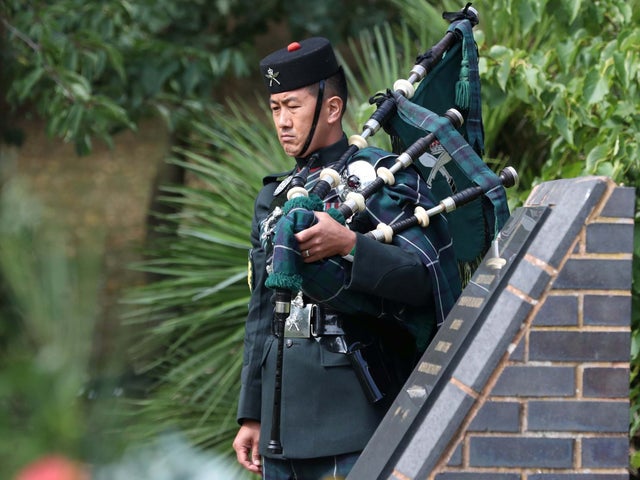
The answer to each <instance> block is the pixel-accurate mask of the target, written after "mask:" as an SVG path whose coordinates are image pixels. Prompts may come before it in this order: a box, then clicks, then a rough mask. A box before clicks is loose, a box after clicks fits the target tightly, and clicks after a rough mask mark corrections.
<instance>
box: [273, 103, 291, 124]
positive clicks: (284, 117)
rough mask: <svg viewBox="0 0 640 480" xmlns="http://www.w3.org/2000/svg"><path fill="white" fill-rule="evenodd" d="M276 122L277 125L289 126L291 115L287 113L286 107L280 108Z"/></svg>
mask: <svg viewBox="0 0 640 480" xmlns="http://www.w3.org/2000/svg"><path fill="white" fill-rule="evenodd" d="M276 123H277V125H278V126H279V127H290V126H291V115H289V113H288V112H287V111H286V109H284V108H282V109H280V112H278V116H277V118H276Z"/></svg>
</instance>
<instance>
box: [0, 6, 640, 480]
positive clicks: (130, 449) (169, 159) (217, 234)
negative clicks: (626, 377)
mask: <svg viewBox="0 0 640 480" xmlns="http://www.w3.org/2000/svg"><path fill="white" fill-rule="evenodd" d="M473 6H474V8H476V9H477V10H478V11H479V13H480V24H479V25H478V26H477V27H476V28H475V35H476V41H477V43H478V47H479V53H480V57H481V63H480V74H481V80H482V96H483V114H484V126H485V135H486V138H485V146H486V154H485V160H486V161H487V163H489V164H490V165H491V166H492V167H494V169H495V170H496V171H499V169H500V168H502V167H503V166H505V165H513V166H514V167H516V169H517V170H518V172H519V174H520V177H521V183H520V186H519V189H518V190H517V191H513V190H510V191H509V198H510V205H511V206H512V207H516V206H518V205H520V204H521V203H522V202H523V200H524V199H526V197H527V196H528V194H529V192H530V190H531V188H532V187H533V186H535V185H536V184H537V183H539V182H541V181H547V180H553V179H557V178H568V177H575V176H580V175H606V176H610V177H611V178H613V179H614V180H615V181H616V182H619V183H621V184H625V185H631V186H636V187H637V186H638V183H639V182H638V180H639V175H640V156H639V154H638V147H639V143H640V114H639V113H638V112H639V110H638V98H639V95H638V93H639V92H638V83H639V79H640V51H639V49H638V47H637V46H638V45H639V44H640V28H639V27H638V20H639V18H638V17H639V16H640V0H632V1H628V2H624V1H619V0H603V1H601V2H589V3H588V2H582V1H581V0H513V1H512V0H499V1H495V2H486V1H479V2H477V3H474V5H473ZM462 7H464V4H457V3H454V2H450V1H440V2H432V3H427V2H424V1H423V0H420V1H418V0H404V1H402V0H368V1H367V0H348V1H346V2H345V1H344V0H342V1H337V0H327V1H325V2H316V3H311V4H310V3H309V2H306V1H304V2H303V1H302V0H293V1H288V2H283V1H280V0H268V1H264V2H259V3H256V2H254V1H249V0H224V1H217V2H207V1H204V0H196V1H188V2H187V1H184V0H182V1H175V0H172V1H169V0H160V1H156V2H142V1H138V0H129V1H126V0H121V1H114V0H108V1H104V2H85V1H80V0H59V1H51V2H24V1H18V0H5V1H4V2H3V3H2V4H1V5H0V33H1V36H0V59H1V60H0V61H1V62H2V63H1V68H0V91H1V92H2V96H1V97H0V140H1V141H0V181H1V182H2V190H1V191H0V196H1V197H0V311H1V313H2V318H1V319H0V478H8V479H9V478H13V476H14V475H15V473H16V472H17V471H18V470H19V469H20V468H22V467H24V466H25V465H26V464H28V463H29V462H31V461H33V460H35V459H37V458H39V457H41V456H43V455H48V454H51V453H59V454H63V455H66V456H68V457H69V458H72V459H75V460H78V461H80V462H83V463H86V464H88V465H90V466H91V467H92V469H93V475H94V477H96V478H104V479H120V478H122V479H130V478H136V479H141V480H142V479H147V478H148V479H152V478H153V479H154V480H157V479H160V478H167V479H178V478H180V479H187V478H193V479H196V478H197V479H201V480H204V479H209V478H241V476H242V474H241V473H239V472H237V471H236V470H235V469H236V467H235V465H234V464H233V456H232V454H231V453H230V450H231V447H230V445H231V440H232V438H233V436H234V435H235V432H236V428H237V426H236V424H235V408H236V404H235V402H236V398H237V394H238V390H239V374H240V367H241V352H242V335H243V322H244V316H245V314H246V304H247V301H248V295H249V291H248V288H247V279H246V275H247V274H246V264H247V250H248V248H249V241H248V239H249V229H250V222H251V214H252V205H253V198H254V196H255V194H256V193H257V189H258V188H259V186H260V185H261V177H262V176H263V175H264V174H265V173H267V172H271V171H280V170H283V169H285V168H286V165H288V160H287V158H285V157H283V154H282V152H281V149H280V147H279V145H278V143H277V139H276V138H275V135H273V132H272V128H271V124H270V119H269V116H268V114H267V113H266V112H265V106H266V102H265V96H264V93H263V89H262V84H261V79H260V78H259V74H258V72H257V62H258V60H259V59H260V58H261V57H262V56H263V55H265V54H266V53H268V52H269V51H271V50H273V49H276V48H280V47H281V46H283V45H286V44H287V43H288V42H290V41H291V40H295V39H300V38H303V37H306V36H310V35H323V36H327V37H329V38H330V39H331V40H332V41H333V42H334V44H335V45H336V46H337V48H338V50H339V53H340V54H341V56H342V57H343V59H344V63H345V65H346V66H347V67H348V69H347V73H348V79H349V83H350V91H351V98H350V100H349V101H350V115H349V118H348V121H347V130H348V131H347V134H352V133H359V132H360V125H362V124H363V122H364V120H366V119H367V118H368V116H369V115H370V114H371V112H372V111H373V107H372V106H370V105H369V102H368V98H369V96H371V95H373V94H374V93H375V92H377V91H380V90H383V89H385V88H388V87H390V86H391V85H392V84H393V82H394V81H395V80H396V79H398V78H406V77H407V75H408V72H409V70H410V68H411V66H412V65H413V62H414V60H415V57H416V56H417V55H418V54H419V53H422V52H424V51H425V50H426V49H427V48H428V47H429V46H430V45H432V44H434V43H435V42H436V41H437V40H439V39H440V38H441V37H442V36H443V35H444V32H445V30H446V27H447V24H446V23H445V22H444V20H443V19H442V17H441V14H442V12H444V11H454V10H459V9H461V8H462ZM344 12H350V14H349V15H344ZM374 138H375V137H374ZM375 140H376V141H378V142H379V144H380V145H381V146H385V141H386V139H385V138H384V137H383V136H381V137H380V138H375ZM637 225H638V223H637V217H636V232H637ZM639 245H640V236H639V235H636V237H635V253H634V264H633V278H634V284H633V318H632V339H633V342H632V351H631V352H630V361H631V371H630V398H631V411H630V455H631V457H630V466H631V475H632V476H635V475H636V468H637V466H638V465H639V464H640V459H638V458H637V455H636V454H635V446H636V433H637V430H638V426H639V425H640V417H638V408H639V406H640V400H639V398H638V393H639V389H640V386H639V385H638V381H637V373H638V366H639V365H640V360H639V357H638V350H639V347H640V343H639V342H638V324H639V322H638V299H639V298H640V297H639V295H638V283H639V280H640V274H639V267H638V255H639V254H640V246H639ZM207 475H208V476H207ZM216 475H217V476H216ZM634 478H635V477H634Z"/></svg>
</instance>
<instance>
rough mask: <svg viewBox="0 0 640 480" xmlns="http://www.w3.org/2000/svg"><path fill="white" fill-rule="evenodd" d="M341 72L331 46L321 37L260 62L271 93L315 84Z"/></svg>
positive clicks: (301, 43)
mask: <svg viewBox="0 0 640 480" xmlns="http://www.w3.org/2000/svg"><path fill="white" fill-rule="evenodd" d="M339 69H340V66H339V65H338V61H337V59H336V56H335V53H334V52H333V48H332V47H331V43H330V42H329V40H327V39H326V38H322V37H312V38H307V39H306V40H302V41H300V42H294V43H291V44H290V45H289V46H288V47H286V48H282V49H280V50H277V51H275V52H273V53H271V54H269V55H267V56H266V57H264V58H263V59H262V60H261V61H260V72H261V73H262V78H263V80H264V83H265V85H266V86H267V89H268V90H269V93H281V92H288V91H291V90H296V89H298V88H302V87H306V86H308V85H313V84H314V83H317V82H319V81H320V80H325V79H327V78H329V77H330V76H332V75H334V74H335V73H338V71H339Z"/></svg>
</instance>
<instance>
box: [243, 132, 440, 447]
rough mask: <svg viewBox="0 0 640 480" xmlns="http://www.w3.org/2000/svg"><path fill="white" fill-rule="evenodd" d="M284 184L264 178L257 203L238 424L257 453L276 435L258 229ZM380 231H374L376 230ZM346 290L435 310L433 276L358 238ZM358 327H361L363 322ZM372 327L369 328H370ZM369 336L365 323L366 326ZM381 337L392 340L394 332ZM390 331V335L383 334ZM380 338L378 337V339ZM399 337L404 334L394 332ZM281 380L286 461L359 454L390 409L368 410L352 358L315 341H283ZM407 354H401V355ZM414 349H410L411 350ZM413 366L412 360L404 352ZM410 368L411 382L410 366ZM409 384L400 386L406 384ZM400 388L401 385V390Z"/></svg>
mask: <svg viewBox="0 0 640 480" xmlns="http://www.w3.org/2000/svg"><path fill="white" fill-rule="evenodd" d="M346 148H347V142H346V138H343V140H341V141H340V142H339V143H338V144H336V145H333V146H331V147H328V148H326V149H323V150H321V151H320V152H319V153H320V163H321V164H322V165H328V164H331V163H334V162H335V161H336V160H337V159H338V158H339V156H340V155H341V154H342V153H343V152H344V151H345V150H346ZM278 184H279V182H278V181H276V179H275V178H274V177H267V179H265V185H264V187H263V189H262V190H261V192H260V193H259V195H258V197H257V199H256V202H255V214H254V218H253V225H252V234H251V242H252V249H251V252H250V262H251V266H252V268H251V270H252V278H251V284H252V294H251V300H250V304H249V314H248V318H247V322H246V334H245V342H244V364H243V370H242V388H241V394H240V401H239V406H238V421H239V422H240V423H241V422H242V421H243V420H244V419H252V420H258V421H260V422H261V438H260V452H261V454H262V455H265V456H271V454H270V453H269V452H268V450H267V448H266V447H267V445H268V442H269V440H270V438H269V437H270V432H271V416H272V408H273V388H274V385H273V384H274V369H275V363H276V351H277V338H276V337H274V336H273V335H272V320H273V302H272V296H273V291H272V290H270V289H268V288H266V287H265V286H264V282H265V280H266V278H267V272H266V270H265V263H266V258H265V257H266V253H265V250H264V249H263V247H262V245H261V242H260V238H259V234H260V222H261V221H262V220H264V218H265V217H266V216H267V215H268V214H269V213H270V211H271V210H272V204H273V201H274V191H275V189H276V187H277V186H278ZM374 226H375V225H374ZM355 252H356V253H355V255H354V260H353V267H352V270H351V281H350V284H349V285H348V289H353V290H354V291H362V292H367V293H371V294H373V295H375V296H377V297H381V298H387V299H390V300H392V301H396V302H401V303H406V304H407V305H408V306H410V308H418V309H433V308H434V306H433V299H432V296H431V295H429V294H427V293H426V292H428V291H429V289H430V281H431V280H430V276H429V272H428V270H427V268H426V267H425V266H424V265H423V263H422V262H421V261H420V258H419V257H418V255H414V254H412V253H410V252H406V251H403V250H401V249H400V248H398V247H395V246H393V245H386V244H383V243H380V242H377V241H375V240H373V239H370V238H368V237H365V236H364V235H361V234H359V235H357V241H356V250H355ZM358 320H359V321H360V322H359V323H361V324H362V323H363V322H361V320H362V319H358ZM373 324H374V323H373V322H372V323H371V325H372V328H373ZM364 325H365V328H367V327H366V326H367V325H368V323H367V322H366V321H365V322H364ZM386 327H388V329H386V330H385V333H384V334H382V335H384V336H386V337H387V338H391V337H394V336H395V333H396V332H394V330H393V329H394V328H398V327H397V326H394V325H386ZM386 327H385V328H386ZM377 333H378V334H379V332H377ZM397 333H398V336H400V337H401V336H402V335H404V334H405V333H406V332H404V331H399V330H398V331H397ZM285 342H286V343H285V348H284V364H283V380H282V403H281V405H282V421H281V443H282V447H283V456H284V457H286V458H314V457H321V456H328V455H336V454H342V453H349V452H356V451H360V450H362V449H363V448H364V447H365V445H366V443H367V441H368V440H369V438H370V437H371V435H372V434H373V432H374V430H375V429H376V427H377V425H378V423H379V422H380V420H381V419H382V417H383V416H384V414H385V412H386V408H388V406H389V402H390V401H391V400H393V397H394V396H395V393H396V392H388V394H389V395H388V399H389V402H386V403H384V402H383V403H382V404H375V405H374V404H371V403H370V402H369V401H368V400H367V398H366V397H365V395H364V393H363V390H362V388H361V386H360V383H359V382H358V380H357V378H356V376H355V373H354V371H353V370H352V368H351V366H350V363H349V360H348V359H347V357H346V356H345V355H343V354H340V353H332V352H330V351H328V350H326V349H325V348H324V347H322V346H321V345H320V343H319V342H318V341H317V340H316V339H315V338H311V339H299V338H294V339H289V338H288V339H286V340H285ZM400 348H404V347H400ZM409 348H410V347H409ZM399 353H400V355H401V356H402V355H404V356H405V357H411V361H413V360H415V352H413V353H412V355H413V356H412V355H411V354H410V355H407V353H408V352H406V351H404V352H399ZM405 360H406V358H405V359H402V361H401V362H399V363H403V362H404V363H403V364H404V365H405V367H407V368H404V374H405V376H406V374H408V373H409V372H410V370H411V368H412V366H413V365H412V364H411V365H408V366H407V364H406V361H405ZM403 381H404V378H401V379H400V382H403ZM399 385H401V383H399Z"/></svg>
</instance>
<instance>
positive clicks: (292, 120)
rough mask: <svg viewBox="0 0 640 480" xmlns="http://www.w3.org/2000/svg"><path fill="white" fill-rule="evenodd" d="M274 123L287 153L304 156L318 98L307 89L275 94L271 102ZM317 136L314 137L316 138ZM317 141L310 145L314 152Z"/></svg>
mask: <svg viewBox="0 0 640 480" xmlns="http://www.w3.org/2000/svg"><path fill="white" fill-rule="evenodd" d="M269 104H270V106H271V115H272V117H273V123H274V125H275V127H276V131H277V132H278V140H280V145H282V148H283V149H284V151H285V153H286V154H287V155H289V156H291V157H295V156H297V155H298V156H299V155H302V154H303V153H304V152H302V151H301V150H302V147H303V146H304V142H305V141H306V140H307V136H308V135H309V131H310V130H311V124H312V123H313V115H314V113H315V108H316V96H315V95H313V94H312V93H311V92H310V91H309V89H307V88H299V89H298V90H292V91H290V92H282V93H274V94H272V95H271V98H270V102H269ZM315 136H317V135H314V137H315ZM314 143H316V142H315V139H314V141H313V142H312V145H310V148H309V151H312V146H313V144H314Z"/></svg>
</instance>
